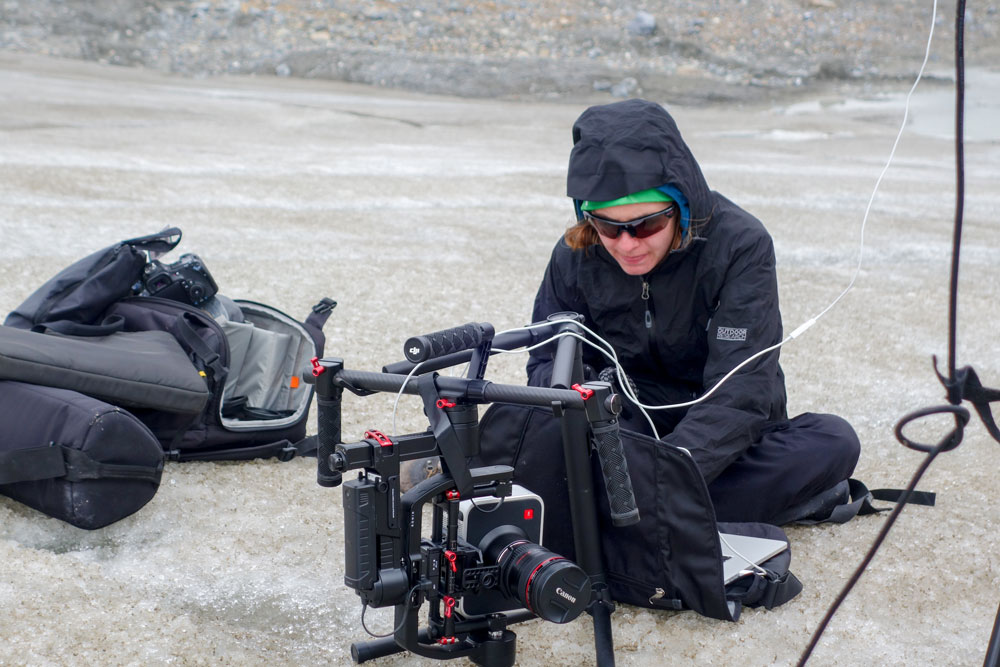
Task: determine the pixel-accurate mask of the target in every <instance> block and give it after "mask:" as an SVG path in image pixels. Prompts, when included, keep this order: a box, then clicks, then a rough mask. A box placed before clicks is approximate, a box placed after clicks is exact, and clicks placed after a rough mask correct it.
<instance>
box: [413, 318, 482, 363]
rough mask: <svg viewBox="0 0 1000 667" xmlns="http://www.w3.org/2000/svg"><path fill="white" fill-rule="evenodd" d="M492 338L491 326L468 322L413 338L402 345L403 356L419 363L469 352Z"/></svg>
mask: <svg viewBox="0 0 1000 667" xmlns="http://www.w3.org/2000/svg"><path fill="white" fill-rule="evenodd" d="M492 338H493V325H492V324H489V323H487V322H469V323H468V324H463V325H462V326H460V327H454V328H452V329H445V330H444V331H436V332H434V333H430V334H425V335H423V336H413V337H412V338H409V339H407V341H406V342H405V343H403V354H404V355H405V356H406V360H407V361H410V362H412V363H419V362H421V361H426V360H427V359H434V358H436V357H440V356H443V355H445V354H451V353H453V352H461V351H462V350H470V349H472V348H474V347H476V346H478V345H479V344H480V343H482V342H483V341H484V340H491V339H492Z"/></svg>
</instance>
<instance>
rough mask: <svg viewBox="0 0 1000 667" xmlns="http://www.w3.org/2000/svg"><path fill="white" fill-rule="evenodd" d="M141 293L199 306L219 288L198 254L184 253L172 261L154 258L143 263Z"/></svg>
mask: <svg viewBox="0 0 1000 667" xmlns="http://www.w3.org/2000/svg"><path fill="white" fill-rule="evenodd" d="M142 285H143V294H144V295H146V296H159V297H162V298H164V299H173V300H174V301H182V302H184V303H189V304H191V305H192V306H200V305H201V304H203V303H205V302H206V301H208V300H209V299H211V298H212V297H213V296H215V294H216V292H218V291H219V286H218V285H216V284H215V280H214V279H213V278H212V274H211V273H209V272H208V269H206V268H205V263H204V262H202V261H201V258H200V257H198V255H195V254H193V253H185V254H183V255H181V256H180V259H178V260H177V261H176V262H174V263H173V264H164V263H163V262H161V261H159V260H155V259H154V260H153V261H151V262H150V263H149V264H147V265H146V271H145V275H144V276H143V279H142Z"/></svg>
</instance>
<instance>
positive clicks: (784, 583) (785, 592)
mask: <svg viewBox="0 0 1000 667" xmlns="http://www.w3.org/2000/svg"><path fill="white" fill-rule="evenodd" d="M765 580H766V581H767V586H766V588H765V589H764V595H763V596H761V599H760V604H761V605H763V606H764V608H765V609H774V608H775V607H777V606H780V605H783V604H785V603H786V602H788V601H789V600H791V599H792V598H793V597H795V596H796V595H798V594H799V593H801V592H802V582H801V581H799V580H798V577H796V576H795V575H794V574H792V573H791V572H790V571H788V570H786V571H785V573H784V574H782V575H778V574H776V573H774V572H771V571H768V573H767V577H766V578H765Z"/></svg>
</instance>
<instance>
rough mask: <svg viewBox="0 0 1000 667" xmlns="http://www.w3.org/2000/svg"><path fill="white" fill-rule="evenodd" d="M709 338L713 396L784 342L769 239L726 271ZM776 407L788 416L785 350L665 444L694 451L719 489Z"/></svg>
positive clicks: (698, 409)
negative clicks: (782, 356) (782, 357)
mask: <svg viewBox="0 0 1000 667" xmlns="http://www.w3.org/2000/svg"><path fill="white" fill-rule="evenodd" d="M706 336H707V338H708V340H707V344H708V357H707V360H706V363H705V368H704V373H703V385H702V386H703V387H704V390H705V392H709V391H711V390H712V388H713V387H714V386H715V385H716V383H718V382H719V380H721V379H722V378H723V377H724V376H725V375H726V374H728V373H729V372H730V371H731V370H732V369H734V368H735V367H736V366H738V365H740V364H741V363H742V362H744V361H745V360H746V359H748V358H749V357H751V356H753V355H754V354H755V353H757V352H759V351H761V350H763V349H765V348H768V347H770V346H772V345H774V344H776V343H778V342H779V341H780V340H781V336H782V329H781V315H780V312H779V310H778V286H777V277H776V274H775V266H774V247H773V244H772V242H771V239H770V237H769V236H767V234H766V232H763V233H762V235H761V236H760V237H759V238H757V239H755V241H754V242H753V243H750V244H747V245H744V246H742V247H737V249H736V251H735V253H734V255H733V256H732V258H731V260H730V262H729V266H728V267H727V268H726V270H725V277H724V279H723V283H722V288H721V289H720V291H719V293H718V301H717V308H716V310H715V313H714V315H713V316H712V318H711V320H710V321H709V324H708V327H707V330H706ZM776 383H778V384H779V385H781V386H779V387H776ZM703 395H704V394H703ZM776 397H777V398H776ZM775 400H780V401H781V406H780V410H781V411H782V412H783V411H784V387H783V380H782V378H781V375H780V372H779V367H778V350H773V351H771V352H768V353H766V354H764V355H762V356H760V357H758V358H756V359H754V360H753V361H751V362H749V363H748V364H747V365H745V366H743V367H742V368H741V369H740V370H739V371H737V372H736V373H734V374H733V375H732V376H731V377H730V378H729V379H728V380H726V381H725V382H724V383H723V384H722V385H721V386H720V387H718V388H717V389H715V391H713V392H712V393H711V395H710V396H708V398H706V399H705V400H704V401H702V402H700V403H697V404H695V405H693V406H692V407H691V408H689V409H688V411H687V413H686V414H685V415H684V417H683V418H682V419H681V421H680V422H679V423H678V424H677V426H676V427H675V428H674V430H673V431H672V432H671V433H670V434H668V435H667V436H665V437H664V438H663V440H664V441H666V442H669V443H671V444H673V445H677V446H679V447H684V448H685V449H687V450H688V451H690V452H691V455H692V457H693V458H694V460H695V462H696V463H697V464H698V466H699V468H700V469H701V472H702V475H703V476H704V477H705V480H706V482H711V481H712V480H713V479H715V478H716V477H718V475H719V474H720V473H721V472H722V471H723V470H724V469H725V468H726V467H727V466H728V465H729V464H730V463H732V462H733V461H735V460H736V459H737V458H738V457H739V456H740V455H741V454H742V453H743V452H744V451H745V450H746V449H748V448H749V447H750V446H751V445H752V444H753V443H754V442H756V441H757V440H758V439H759V438H760V433H761V427H762V426H763V425H764V423H765V422H766V421H767V420H768V419H769V417H770V416H771V414H772V407H773V406H772V403H773V402H774V401H775Z"/></svg>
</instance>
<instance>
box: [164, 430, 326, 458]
mask: <svg viewBox="0 0 1000 667" xmlns="http://www.w3.org/2000/svg"><path fill="white" fill-rule="evenodd" d="M317 444H318V440H317V438H316V436H309V437H306V438H303V439H302V440H299V441H298V442H296V443H294V444H293V443H292V442H291V441H290V440H278V441H276V442H269V443H267V444H264V445H253V446H250V447H234V448H230V449H202V450H193V451H180V452H173V453H172V454H173V455H172V456H171V459H172V460H175V461H249V460H251V459H267V458H271V457H276V458H277V459H278V460H279V461H282V462H284V461H291V460H292V459H294V458H295V457H296V456H315V455H316V448H317Z"/></svg>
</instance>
